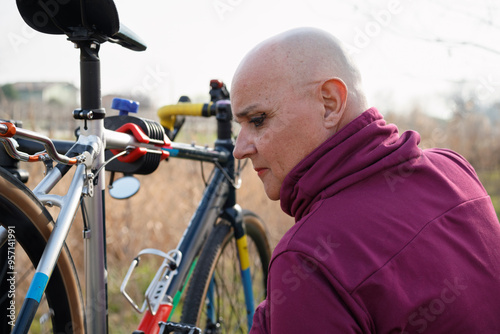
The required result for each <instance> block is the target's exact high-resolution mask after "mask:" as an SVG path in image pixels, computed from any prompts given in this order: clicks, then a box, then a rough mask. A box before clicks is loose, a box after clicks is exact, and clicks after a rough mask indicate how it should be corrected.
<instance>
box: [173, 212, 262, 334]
mask: <svg viewBox="0 0 500 334" xmlns="http://www.w3.org/2000/svg"><path fill="white" fill-rule="evenodd" d="M243 220H244V222H245V227H246V233H247V240H248V252H249V255H250V259H251V261H253V263H250V272H251V275H252V290H253V294H254V300H255V303H258V302H260V301H262V300H264V299H265V297H266V293H267V274H268V265H269V260H270V256H271V250H270V247H269V243H268V240H267V237H266V233H265V230H264V227H263V224H262V222H261V220H260V218H259V217H258V216H256V215H255V214H253V213H251V212H249V211H244V212H243ZM209 289H210V290H211V291H213V293H211V294H210V295H213V296H214V298H213V299H212V300H210V301H209V300H208V299H209V298H208V297H207V294H208V291H209ZM181 322H182V323H187V324H193V325H197V326H198V327H200V328H203V329H204V333H248V331H249V328H248V323H247V310H246V306H245V299H244V292H243V284H242V281H241V273H240V265H239V261H238V254H237V246H236V241H235V239H234V234H233V229H232V227H231V225H230V224H229V223H228V222H226V221H221V222H219V223H218V224H217V225H216V226H215V228H214V230H213V231H212V233H211V234H210V236H209V237H208V239H207V242H206V243H205V246H204V248H203V250H202V251H201V253H200V257H199V259H198V264H197V266H196V268H195V271H194V273H193V278H192V279H191V282H190V283H189V288H188V291H187V294H186V299H185V301H184V306H183V309H182V316H181Z"/></svg>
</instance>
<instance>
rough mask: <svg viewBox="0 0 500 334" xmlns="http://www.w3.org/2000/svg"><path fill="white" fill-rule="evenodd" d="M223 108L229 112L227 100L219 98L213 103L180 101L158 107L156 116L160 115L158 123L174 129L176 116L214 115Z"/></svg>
mask: <svg viewBox="0 0 500 334" xmlns="http://www.w3.org/2000/svg"><path fill="white" fill-rule="evenodd" d="M223 108H224V109H225V110H226V111H229V113H230V112H231V104H230V103H229V100H220V101H217V102H215V103H214V102H210V103H188V102H180V103H178V104H170V105H166V106H163V107H161V108H160V109H158V117H160V124H161V125H162V126H163V127H165V128H167V129H169V130H171V131H172V130H173V129H174V124H175V117H176V116H203V117H210V116H216V115H217V113H218V112H220V111H221V110H222V109H223ZM226 108H229V109H226Z"/></svg>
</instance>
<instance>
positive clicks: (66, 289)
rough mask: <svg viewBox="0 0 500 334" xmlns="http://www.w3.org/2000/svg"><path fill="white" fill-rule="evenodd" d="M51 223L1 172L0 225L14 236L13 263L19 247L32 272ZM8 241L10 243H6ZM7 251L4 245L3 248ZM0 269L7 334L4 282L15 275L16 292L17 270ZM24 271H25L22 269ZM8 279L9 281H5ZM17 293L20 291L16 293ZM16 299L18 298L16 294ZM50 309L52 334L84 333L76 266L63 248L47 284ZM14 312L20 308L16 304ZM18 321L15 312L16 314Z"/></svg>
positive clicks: (0, 315) (0, 325)
mask: <svg viewBox="0 0 500 334" xmlns="http://www.w3.org/2000/svg"><path fill="white" fill-rule="evenodd" d="M51 222H53V219H52V217H51V215H50V213H49V212H48V211H47V210H46V209H45V207H44V206H43V205H42V204H41V203H40V202H39V201H38V200H37V199H36V197H35V196H34V195H33V193H32V192H31V191H30V190H29V189H28V188H27V187H26V186H25V185H24V184H22V183H21V182H20V181H18V180H17V179H16V178H15V177H13V176H12V175H11V174H10V173H9V172H8V171H6V170H5V169H3V168H0V225H2V226H4V227H5V228H6V229H9V227H10V228H11V230H12V231H14V232H15V234H14V235H15V239H16V248H15V253H16V263H17V253H18V252H19V249H18V247H19V246H21V247H22V251H23V252H24V253H25V254H26V255H27V257H28V258H29V261H30V262H31V265H32V266H33V269H32V270H31V271H33V272H34V269H35V268H36V265H37V264H38V261H39V260H40V257H41V254H42V252H43V249H44V248H45V245H46V243H47V240H48V237H49V236H50V232H51V230H52V224H51ZM9 240H10V239H9ZM4 247H7V244H5V245H4V246H3V248H4ZM2 262H3V263H2V265H1V266H0V267H1V268H0V274H2V276H0V279H1V285H0V286H1V289H2V290H1V291H0V319H1V322H0V332H2V333H9V332H10V331H11V325H10V324H9V321H7V320H5V319H9V318H7V315H9V314H10V311H9V310H7V307H6V306H7V304H6V303H10V299H9V298H6V297H7V294H8V292H9V291H12V288H11V287H10V283H7V281H6V280H7V278H9V277H12V274H11V273H12V272H16V275H14V276H15V277H16V290H17V284H20V283H18V277H17V275H18V274H19V271H20V270H18V269H21V268H17V267H16V269H15V271H13V270H12V268H10V267H9V268H7V266H8V262H7V261H5V259H2ZM22 270H23V271H25V270H27V269H26V268H25V267H23V268H22ZM7 276H9V277H7ZM16 293H19V291H16ZM16 295H17V294H16ZM43 298H45V299H46V302H47V304H48V307H49V308H50V310H51V311H50V315H51V322H52V331H53V332H54V333H84V332H85V328H84V326H85V325H84V308H83V299H82V294H81V289H80V284H79V281H78V275H77V273H76V269H75V265H74V263H73V260H72V258H71V255H70V253H69V250H68V248H67V246H66V244H65V245H64V247H63V249H62V250H61V253H60V255H59V259H58V262H57V265H56V267H55V268H54V270H53V273H52V275H51V278H50V280H49V282H48V284H47V288H46V290H45V294H44V297H42V299H43ZM15 305H16V308H17V311H18V310H19V309H20V306H21V305H20V304H19V305H18V304H17V303H16V304H15ZM16 318H17V312H16Z"/></svg>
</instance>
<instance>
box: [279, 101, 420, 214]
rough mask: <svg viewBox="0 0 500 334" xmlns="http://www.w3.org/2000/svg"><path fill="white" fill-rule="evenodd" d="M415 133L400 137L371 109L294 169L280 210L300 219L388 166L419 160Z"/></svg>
mask: <svg viewBox="0 0 500 334" xmlns="http://www.w3.org/2000/svg"><path fill="white" fill-rule="evenodd" d="M419 141H420V136H419V135H418V133H416V132H413V131H408V132H405V133H404V134H403V135H402V136H399V133H398V129H397V127H396V126H395V125H393V124H386V122H385V120H384V119H383V117H382V115H381V114H380V113H379V112H378V111H377V109H375V108H370V109H368V110H367V111H365V112H363V113H362V114H361V115H360V116H358V117H357V118H356V119H354V120H353V121H352V122H350V123H349V124H347V125H346V126H345V127H344V128H342V129H341V130H340V131H339V132H337V133H336V134H334V135H333V136H331V137H330V138H329V139H327V140H326V141H325V142H324V143H323V144H321V145H320V146H319V147H317V148H316V149H315V150H314V151H313V152H311V153H310V154H309V155H308V156H306V157H305V158H304V159H303V160H302V161H301V162H300V163H299V164H298V165H297V166H295V167H294V168H293V169H292V170H291V171H290V173H289V174H288V175H287V176H286V178H285V180H284V181H283V185H282V186H281V190H280V201H281V208H282V210H283V211H284V212H285V213H287V214H288V215H290V216H292V217H295V220H296V221H299V220H300V219H301V218H302V217H303V216H304V215H306V214H307V213H308V212H309V211H310V209H311V207H312V205H313V204H314V203H316V202H317V201H319V200H320V199H322V198H326V197H331V196H334V195H335V194H336V193H338V192H339V191H341V190H342V189H345V188H346V187H349V186H351V185H352V184H354V183H357V182H359V181H361V180H363V179H365V178H367V177H369V176H371V175H373V174H375V173H379V172H381V171H382V170H384V169H387V168H388V167H391V166H394V165H397V164H399V163H401V162H404V161H407V160H409V159H412V158H415V157H418V156H420V154H421V151H420V149H419V148H418V147H417V145H418V143H419Z"/></svg>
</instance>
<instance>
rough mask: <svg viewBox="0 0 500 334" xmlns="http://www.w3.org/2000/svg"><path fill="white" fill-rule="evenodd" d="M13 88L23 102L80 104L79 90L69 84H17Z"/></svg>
mask: <svg viewBox="0 0 500 334" xmlns="http://www.w3.org/2000/svg"><path fill="white" fill-rule="evenodd" d="M12 86H13V88H14V89H15V90H16V93H17V98H18V99H19V100H21V101H31V102H44V103H56V104H61V105H77V104H78V99H79V93H78V92H79V91H78V88H76V87H75V86H74V85H73V84H71V83H68V82H17V83H14V84H12Z"/></svg>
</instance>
